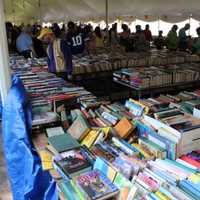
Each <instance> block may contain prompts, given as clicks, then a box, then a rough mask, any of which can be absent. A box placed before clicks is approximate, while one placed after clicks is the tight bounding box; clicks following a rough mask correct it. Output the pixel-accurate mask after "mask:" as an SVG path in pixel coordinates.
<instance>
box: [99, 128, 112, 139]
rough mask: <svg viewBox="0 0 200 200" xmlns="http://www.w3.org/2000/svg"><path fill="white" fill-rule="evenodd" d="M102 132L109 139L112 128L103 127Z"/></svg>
mask: <svg viewBox="0 0 200 200" xmlns="http://www.w3.org/2000/svg"><path fill="white" fill-rule="evenodd" d="M100 130H101V131H103V132H104V133H105V135H106V137H108V134H109V131H110V127H103V128H100Z"/></svg>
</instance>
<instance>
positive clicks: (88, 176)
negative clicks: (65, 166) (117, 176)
mask: <svg viewBox="0 0 200 200" xmlns="http://www.w3.org/2000/svg"><path fill="white" fill-rule="evenodd" d="M76 183H77V184H78V186H79V188H80V189H81V190H82V191H83V192H84V193H85V194H87V196H88V197H89V199H91V200H97V199H100V198H105V199H108V198H111V197H114V196H115V195H117V194H118V192H119V189H118V188H117V187H116V186H115V185H114V184H113V183H112V182H111V181H110V180H109V179H108V178H107V177H106V176H105V175H104V174H103V173H102V172H100V171H99V170H97V169H95V170H92V171H89V172H86V173H83V174H82V175H80V176H78V177H77V178H76Z"/></svg>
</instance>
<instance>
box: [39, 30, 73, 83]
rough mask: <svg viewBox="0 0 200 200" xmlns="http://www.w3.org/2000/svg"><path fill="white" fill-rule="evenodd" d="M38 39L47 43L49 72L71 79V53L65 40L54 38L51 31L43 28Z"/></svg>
mask: <svg viewBox="0 0 200 200" xmlns="http://www.w3.org/2000/svg"><path fill="white" fill-rule="evenodd" d="M38 39H40V40H42V41H43V42H44V43H47V44H48V47H47V57H48V69H49V72H51V73H55V74H57V75H58V76H60V77H62V78H64V79H66V78H68V79H69V80H70V79H72V54H71V49H70V47H69V46H68V44H67V42H66V41H65V40H61V39H59V38H56V37H55V35H54V33H53V31H52V30H51V29H48V28H43V29H42V30H41V32H40V35H39V36H38Z"/></svg>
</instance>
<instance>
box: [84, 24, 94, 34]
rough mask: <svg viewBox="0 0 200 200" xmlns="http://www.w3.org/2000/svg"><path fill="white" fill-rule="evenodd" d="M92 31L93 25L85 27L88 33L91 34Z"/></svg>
mask: <svg viewBox="0 0 200 200" xmlns="http://www.w3.org/2000/svg"><path fill="white" fill-rule="evenodd" d="M91 31H92V29H91V26H89V25H86V26H85V28H84V32H85V33H86V34H89V33H91Z"/></svg>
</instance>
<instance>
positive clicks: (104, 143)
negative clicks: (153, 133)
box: [41, 100, 200, 200]
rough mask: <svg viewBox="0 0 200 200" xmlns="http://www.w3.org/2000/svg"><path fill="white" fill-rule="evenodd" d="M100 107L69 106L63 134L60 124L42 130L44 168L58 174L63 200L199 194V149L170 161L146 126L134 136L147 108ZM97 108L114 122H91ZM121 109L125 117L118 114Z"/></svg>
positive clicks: (129, 104)
mask: <svg viewBox="0 0 200 200" xmlns="http://www.w3.org/2000/svg"><path fill="white" fill-rule="evenodd" d="M100 110H101V111H100ZM100 110H98V112H95V111H96V110H93V111H91V110H87V111H86V110H72V112H71V116H70V117H71V119H72V124H71V126H70V127H69V129H68V130H67V132H66V133H65V132H64V131H63V130H62V129H61V127H57V128H51V129H47V130H46V132H47V136H48V145H47V146H46V149H45V151H46V153H48V154H49V155H50V157H51V158H49V157H47V156H46V160H45V158H44V156H43V157H42V156H41V159H42V161H43V164H44V165H46V168H45V169H52V168H54V169H55V170H56V171H57V173H58V174H59V175H58V176H59V178H58V179H57V183H58V184H57V185H58V191H59V194H60V196H61V199H62V198H63V199H96V200H100V199H125V200H128V199H140V200H142V199H147V200H148V199H152V200H154V199H158V200H162V199H188V200H189V199H192V200H193V199H195V200H197V199H199V197H200V196H199V193H198V191H199V185H198V184H199V169H200V166H199V165H200V161H199V157H200V152H199V151H193V152H191V153H188V154H186V155H183V156H181V157H180V158H177V159H176V160H172V159H168V158H167V157H168V151H167V149H166V148H165V147H163V146H162V144H161V141H160V143H158V142H156V141H154V140H151V138H147V137H146V134H147V131H146V130H144V137H141V136H140V137H139V138H138V137H133V136H137V133H136V131H137V127H138V124H137V123H138V122H137V121H138V119H139V118H140V117H141V115H143V113H147V112H148V108H146V107H145V106H143V105H141V104H140V103H139V102H136V101H132V100H128V101H127V102H126V103H125V105H124V106H123V105H121V104H116V103H115V104H111V105H106V106H105V105H104V106H103V107H101V109H100ZM92 112H93V113H92ZM95 113H96V114H97V113H98V114H99V115H98V116H99V118H100V119H101V120H102V121H103V119H105V120H108V121H109V123H110V124H112V125H111V126H108V125H107V126H103V127H102V126H97V125H96V126H92V125H91V124H90V120H89V119H93V117H92V115H95ZM103 113H104V114H103ZM106 113H107V114H109V115H106ZM122 113H123V114H124V113H126V116H127V117H126V118H125V117H121V118H120V117H119V116H120V114H122ZM100 115H101V117H100ZM117 115H118V117H117ZM105 116H106V117H105ZM108 116H109V117H108ZM96 118H98V117H96ZM143 128H145V127H144V126H143ZM125 130H126V133H125ZM139 131H140V130H139ZM130 136H132V139H130V138H131V137H130ZM154 142H155V143H154ZM49 163H51V164H49ZM48 164H49V166H48ZM194 190H195V191H194Z"/></svg>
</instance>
